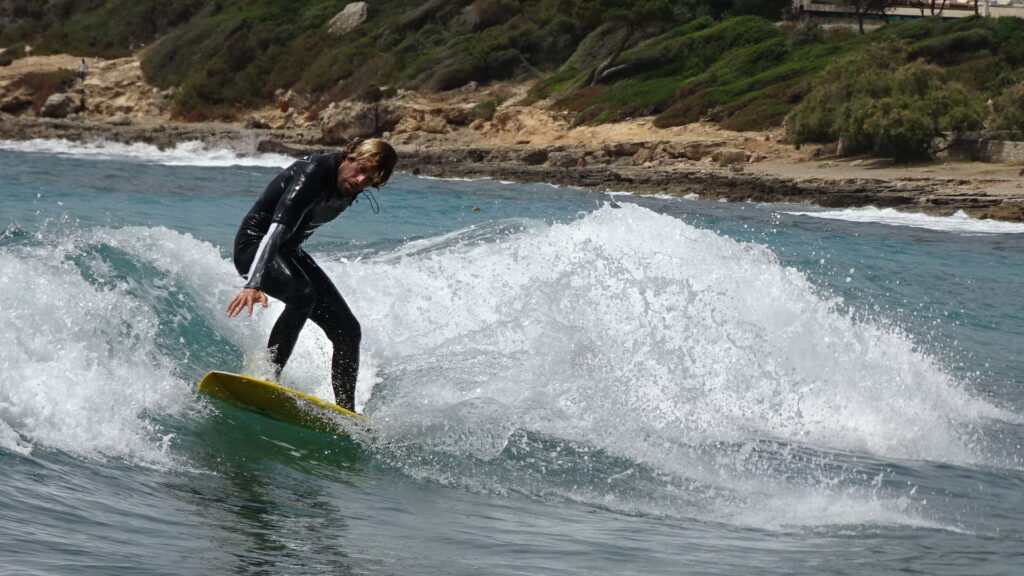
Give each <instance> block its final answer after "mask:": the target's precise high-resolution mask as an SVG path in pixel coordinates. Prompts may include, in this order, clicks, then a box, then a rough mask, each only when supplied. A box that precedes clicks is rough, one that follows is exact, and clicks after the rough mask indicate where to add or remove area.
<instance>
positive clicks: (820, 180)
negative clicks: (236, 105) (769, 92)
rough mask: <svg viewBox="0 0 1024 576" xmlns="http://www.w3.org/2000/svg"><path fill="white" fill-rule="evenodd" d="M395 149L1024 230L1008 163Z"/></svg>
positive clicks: (503, 167) (87, 136)
mask: <svg viewBox="0 0 1024 576" xmlns="http://www.w3.org/2000/svg"><path fill="white" fill-rule="evenodd" d="M0 139H3V140H29V139H66V140H71V141H77V142H95V141H111V142H123V143H132V142H143V143H149V144H152V145H154V146H157V147H159V148H162V149H163V148H171V147H174V146H175V145H177V144H179V143H182V142H189V141H201V142H204V143H206V144H207V145H209V146H211V147H228V148H231V149H234V150H237V151H239V152H241V153H253V152H257V151H259V152H275V153H282V154H288V155H293V156H300V155H304V154H308V153H312V152H317V151H322V150H325V149H331V148H336V147H337V145H336V144H335V145H328V144H325V143H324V142H323V140H322V138H321V134H320V133H319V130H312V129H309V130H294V129H293V130H288V129H277V130H274V129H258V128H244V127H241V126H238V125H234V124H218V123H203V124H176V123H152V122H143V121H138V122H133V123H132V124H131V125H124V126H117V125H112V124H111V123H109V122H101V121H83V120H68V119H48V118H34V117H15V116H0ZM395 144H396V148H397V149H398V151H399V154H400V158H401V159H400V163H399V166H398V169H399V170H402V171H406V172H410V173H413V174H422V175H429V176H435V177H491V178H496V179H501V180H510V181H519V182H549V183H552V184H559V185H566V186H577V187H581V188H585V189H591V190H594V191H597V192H600V191H628V192H633V193H637V194H665V195H674V196H690V195H696V196H698V197H700V198H701V199H705V200H728V201H753V202H811V203H814V204H817V205H820V206H824V207H836V208H839V207H862V206H876V207H879V208H894V209H897V210H904V211H913V212H923V213H928V214H933V215H949V214H953V213H954V212H956V211H958V210H962V211H964V212H965V213H967V214H968V215H970V216H973V217H976V218H992V219H997V220H1005V221H1011V222H1024V189H1022V187H1021V184H1020V182H1019V178H1018V177H1016V174H1017V170H1018V168H1015V167H1012V166H1005V165H1001V166H994V165H978V164H976V163H972V164H965V165H948V164H946V165H941V166H933V165H928V166H916V167H901V166H891V165H885V164H883V165H878V163H877V162H875V163H871V162H864V161H840V160H812V161H804V162H796V163H793V162H787V163H779V162H771V161H757V160H758V158H757V155H756V154H751V153H750V152H744V151H742V150H737V149H731V148H728V145H727V144H725V143H721V145H720V146H707V145H706V144H704V146H705V148H704V149H703V150H702V151H701V152H700V153H699V154H698V153H697V152H696V151H695V145H694V144H692V143H691V144H687V143H681V142H673V143H666V142H664V141H633V142H626V143H619V144H616V145H611V144H609V143H603V144H599V145H598V144H587V143H570V144H556V145H544V146H532V145H530V144H511V145H492V146H487V145H476V146H443V145H440V144H439V143H437V142H430V143H421V142H418V141H417V142H412V143H403V142H401V141H395ZM718 151H721V152H720V153H718V154H716V152H718ZM691 157H694V158H698V159H697V160H693V159H691ZM716 158H717V159H716ZM645 159H646V160H645ZM723 159H725V161H722V160H723ZM581 160H582V161H581ZM641 161H642V162H641Z"/></svg>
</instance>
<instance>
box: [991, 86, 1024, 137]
mask: <svg viewBox="0 0 1024 576" xmlns="http://www.w3.org/2000/svg"><path fill="white" fill-rule="evenodd" d="M992 112H993V113H992V117H991V118H990V119H989V128H990V129H992V130H1005V131H1009V132H1015V133H1018V134H1020V133H1024V84H1017V85H1014V86H1010V87H1009V88H1007V89H1006V90H1005V91H1004V92H1003V93H1002V94H1000V95H999V96H998V97H997V98H994V99H993V102H992Z"/></svg>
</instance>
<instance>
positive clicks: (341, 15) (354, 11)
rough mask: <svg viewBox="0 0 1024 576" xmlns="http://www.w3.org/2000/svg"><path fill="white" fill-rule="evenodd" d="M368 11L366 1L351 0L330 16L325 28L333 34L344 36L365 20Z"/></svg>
mask: <svg viewBox="0 0 1024 576" xmlns="http://www.w3.org/2000/svg"><path fill="white" fill-rule="evenodd" d="M368 12H369V10H368V6H367V4H366V2H353V3H351V4H349V5H347V6H345V9H344V10H342V11H341V12H338V13H337V14H336V15H335V16H334V18H331V21H330V22H329V23H328V24H327V30H328V31H329V32H330V33H331V34H334V35H335V36H344V35H345V34H348V33H349V32H351V31H352V30H353V29H355V27H356V26H359V25H360V24H362V23H363V22H365V21H366V16H367V14H368Z"/></svg>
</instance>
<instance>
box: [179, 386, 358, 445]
mask: <svg viewBox="0 0 1024 576" xmlns="http://www.w3.org/2000/svg"><path fill="white" fill-rule="evenodd" d="M199 391H200V392H202V393H203V394H206V395H207V396H210V397H211V398H216V399H218V400H221V401H223V402H227V403H228V404H231V405H232V406H237V407H238V408H242V409H244V410H249V411H252V412H257V413H259V414H263V415H264V416H267V417H270V418H273V419H274V420H279V421H281V422H285V423H288V424H292V425H294V426H299V427H302V428H306V429H308V430H313V431H315V432H322V433H324V434H334V435H336V436H349V435H350V434H349V431H350V430H351V429H352V425H353V424H355V425H356V426H357V427H359V428H363V429H365V422H366V418H365V417H363V416H360V415H359V414H356V413H355V412H350V411H348V410H346V409H344V408H342V407H341V406H338V405H336V404H331V403H330V402H326V401H324V400H321V399H319V398H317V397H315V396H310V395H309V394H303V393H302V392H299V391H298V390H292V389H291V388H285V387H284V386H281V385H278V384H274V383H273V382H266V381H263V380H259V379H256V378H251V377H249V376H241V375H238V374H231V373H230V372H210V373H209V374H207V375H206V376H203V379H202V380H201V381H200V382H199ZM346 425H347V426H346Z"/></svg>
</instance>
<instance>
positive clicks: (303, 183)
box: [271, 160, 325, 230]
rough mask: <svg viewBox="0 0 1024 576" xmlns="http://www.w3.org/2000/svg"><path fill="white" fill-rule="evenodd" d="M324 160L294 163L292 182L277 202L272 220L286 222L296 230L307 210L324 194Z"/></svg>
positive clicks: (285, 223)
mask: <svg viewBox="0 0 1024 576" xmlns="http://www.w3.org/2000/svg"><path fill="white" fill-rule="evenodd" d="M324 169H325V166H324V163H323V162H318V161H313V160H300V161H299V162H296V163H295V164H292V166H291V168H289V170H292V178H291V183H290V184H289V185H288V190H286V191H285V193H284V194H283V195H282V196H281V199H280V200H279V201H278V202H277V208H275V209H274V218H273V219H272V220H271V222H278V223H280V224H284V225H286V226H288V227H289V228H291V229H292V230H294V229H295V228H296V226H298V224H299V222H300V221H301V220H302V217H303V216H305V215H306V212H308V211H309V209H310V208H312V207H313V205H314V204H316V201H317V200H319V199H320V195H321V194H323V177H324V174H323V171H324Z"/></svg>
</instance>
